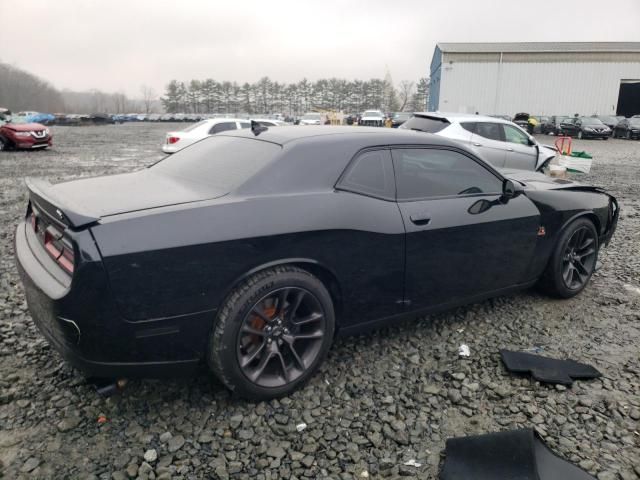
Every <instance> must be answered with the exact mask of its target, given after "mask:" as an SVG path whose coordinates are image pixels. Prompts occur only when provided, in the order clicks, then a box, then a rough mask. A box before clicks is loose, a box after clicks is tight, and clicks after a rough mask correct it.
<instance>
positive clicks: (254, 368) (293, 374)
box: [207, 265, 336, 400]
mask: <svg viewBox="0 0 640 480" xmlns="http://www.w3.org/2000/svg"><path fill="white" fill-rule="evenodd" d="M335 322H336V320H335V313H334V306H333V298H332V296H331V294H330V293H329V291H328V290H327V288H326V286H325V284H324V283H323V282H322V281H321V280H320V279H319V278H318V277H316V276H314V275H312V274H311V273H310V272H308V271H306V270H303V269H301V268H298V267H295V266H289V265H287V266H278V267H274V268H270V269H267V270H263V271H260V272H258V273H255V274H253V275H251V276H250V277H248V278H247V279H246V280H244V281H243V282H242V283H240V284H239V285H237V286H236V287H235V288H234V289H233V290H232V291H231V292H230V293H229V295H228V296H227V299H226V300H225V301H224V302H223V304H222V305H221V307H220V309H219V311H218V315H217V317H216V319H215V321H214V324H213V328H212V331H211V336H210V338H209V347H208V351H207V361H208V364H209V367H210V368H211V370H212V371H213V373H214V374H215V375H216V376H217V377H218V378H219V379H220V380H221V381H222V382H223V383H224V384H225V385H226V386H227V388H229V389H230V390H232V391H233V392H234V393H235V394H237V395H238V396H240V397H244V398H248V399H251V400H267V399H271V398H276V397H281V396H283V395H287V394H289V393H291V392H293V391H294V390H296V389H297V388H300V387H301V386H302V385H304V383H305V382H307V381H308V380H309V379H310V378H311V376H312V375H313V373H314V372H315V371H316V370H317V369H318V367H319V366H320V364H321V363H322V361H323V360H324V359H325V357H326V356H327V353H328V352H329V349H330V348H331V344H332V343H333V337H334V331H335Z"/></svg>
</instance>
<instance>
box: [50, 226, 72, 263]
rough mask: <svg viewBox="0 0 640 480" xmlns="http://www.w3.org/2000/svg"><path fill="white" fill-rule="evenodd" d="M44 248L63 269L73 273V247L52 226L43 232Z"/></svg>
mask: <svg viewBox="0 0 640 480" xmlns="http://www.w3.org/2000/svg"><path fill="white" fill-rule="evenodd" d="M44 249H45V250H46V251H47V253H48V254H49V255H50V256H51V258H53V259H54V260H55V261H56V263H57V264H58V265H60V266H61V267H62V269H63V270H65V271H66V272H67V273H69V274H73V266H74V256H73V247H72V246H71V245H70V244H69V243H67V242H66V241H65V240H64V239H63V238H62V235H61V234H59V233H58V232H57V231H55V230H54V229H53V228H52V227H49V228H47V229H46V230H45V232H44Z"/></svg>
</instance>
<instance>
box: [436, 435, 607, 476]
mask: <svg viewBox="0 0 640 480" xmlns="http://www.w3.org/2000/svg"><path fill="white" fill-rule="evenodd" d="M445 454H446V459H445V462H444V467H443V469H442V471H441V472H440V480H595V478H594V477H592V476H591V475H589V474H588V473H586V472H585V471H583V470H581V469H580V468H578V467H576V466H575V465H573V464H571V463H569V462H567V461H565V460H562V459H561V458H559V457H557V456H556V455H555V454H554V453H553V452H552V451H551V450H549V447H547V445H546V444H545V443H544V442H543V441H542V439H541V438H539V437H538V435H537V434H536V433H535V432H534V431H533V430H531V429H523V430H510V431H506V432H497V433H488V434H486V435H476V436H470V437H459V438H450V439H448V440H447V444H446V448H445Z"/></svg>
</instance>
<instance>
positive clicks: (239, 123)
mask: <svg viewBox="0 0 640 480" xmlns="http://www.w3.org/2000/svg"><path fill="white" fill-rule="evenodd" d="M250 125H251V124H250V122H249V120H243V119H239V118H212V119H210V120H203V121H201V122H198V123H194V124H192V125H189V126H188V127H186V128H184V129H183V130H180V131H174V132H169V133H167V136H166V139H165V142H164V144H163V145H162V151H163V152H164V153H175V152H177V151H180V150H182V149H183V148H185V147H188V146H189V145H191V144H193V143H196V142H197V141H199V140H202V139H203V138H206V137H208V136H209V135H215V134H216V133H220V132H228V131H230V130H237V129H239V128H249V126H250Z"/></svg>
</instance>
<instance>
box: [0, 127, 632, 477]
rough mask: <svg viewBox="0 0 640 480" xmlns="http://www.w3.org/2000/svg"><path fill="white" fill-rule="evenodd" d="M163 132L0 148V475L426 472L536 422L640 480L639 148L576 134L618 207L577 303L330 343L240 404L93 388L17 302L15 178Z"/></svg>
mask: <svg viewBox="0 0 640 480" xmlns="http://www.w3.org/2000/svg"><path fill="white" fill-rule="evenodd" d="M173 128H176V126H175V125H169V124H157V125H153V124H130V125H118V126H105V127H80V128H70V127H54V129H53V130H54V135H55V138H54V142H55V146H54V148H53V149H51V150H49V151H42V152H7V153H0V224H1V225H2V229H1V230H0V477H2V475H3V473H2V472H4V476H5V478H10V479H14V478H34V477H35V478H87V479H88V478H91V479H95V478H100V479H110V478H113V479H125V478H141V479H146V478H157V479H167V478H174V479H176V478H184V479H199V478H243V479H244V478H246V479H249V478H251V479H276V478H298V479H301V478H359V479H363V478H394V477H398V476H402V477H406V478H411V477H413V478H435V477H436V476H437V472H438V468H439V465H440V463H441V461H442V452H443V450H444V443H445V440H446V439H447V438H448V437H451V436H460V435H469V434H478V433H484V432H490V431H497V430H505V429H511V428H520V427H529V426H531V427H535V428H536V429H537V430H538V432H540V434H541V435H542V436H543V437H544V438H545V440H546V442H547V443H548V444H549V446H550V447H551V448H552V449H553V450H555V451H556V452H557V453H558V454H559V455H561V456H562V457H564V458H565V459H567V460H569V461H572V462H574V463H576V464H579V465H580V466H581V467H582V468H584V469H585V470H587V471H589V472H591V473H592V474H594V475H596V476H597V478H598V479H599V480H611V479H618V478H622V479H625V480H627V479H637V478H640V426H639V421H640V353H639V352H640V347H639V345H640V326H639V320H640V309H639V306H640V289H639V287H640V142H631V141H624V140H609V141H607V142H604V141H583V142H579V141H576V142H575V147H574V149H576V150H582V149H584V150H587V151H588V152H591V153H593V155H594V157H595V159H594V167H593V169H592V174H590V175H585V176H583V177H582V178H583V179H584V181H585V182H592V183H595V184H598V185H601V186H604V187H606V188H607V189H608V190H609V191H611V192H612V193H613V194H615V195H616V196H617V198H618V200H619V202H620V205H621V208H622V213H621V216H620V222H619V226H618V231H617V232H616V235H615V236H614V239H613V242H612V245H611V246H610V248H609V249H607V250H606V251H605V252H604V253H603V254H602V255H601V260H602V262H603V267H602V268H601V270H599V271H598V272H597V273H596V274H595V276H594V278H593V280H592V282H591V284H590V286H589V287H588V288H587V289H586V290H585V291H584V292H583V293H582V294H581V295H579V296H578V297H577V298H574V299H571V300H566V301H558V300H552V299H549V298H546V297H545V296H543V295H541V294H539V293H537V292H536V291H534V290H530V291H525V292H522V293H519V294H517V295H514V296H509V297H500V298H496V299H493V300H490V301H487V302H483V303H480V304H475V305H470V306H468V307H464V308H460V309H457V310H455V311H451V312H448V313H446V314H441V315H437V316H431V317H427V318H423V319H421V320H418V321H415V322H409V323H403V324H401V325H398V326H397V327H394V328H387V329H383V330H379V331H376V332H373V333H371V334H369V335H366V336H360V337H352V338H346V339H340V340H338V342H337V344H336V345H335V346H334V348H333V349H332V351H331V353H330V355H329V358H328V360H327V362H326V363H325V364H324V366H323V367H322V369H321V371H320V372H318V374H316V375H315V377H314V378H313V379H312V381H311V382H310V383H309V385H308V386H307V387H306V388H305V389H304V390H302V391H298V392H296V393H295V394H294V395H292V396H291V397H288V398H283V399H281V400H279V401H271V402H268V403H258V404H254V403H247V402H244V401H240V400H236V399H234V398H232V397H230V396H229V394H228V393H227V391H226V390H225V389H224V388H222V386H221V385H220V384H219V383H218V382H216V381H215V380H213V379H211V378H210V376H208V375H207V374H206V373H203V374H202V375H200V376H199V377H197V378H191V379H176V380H172V381H152V380H148V381H134V382H130V383H129V385H128V386H127V388H126V389H125V390H124V392H123V394H121V395H116V396H113V397H110V398H102V397H100V396H98V395H97V394H96V392H95V389H94V388H93V387H92V386H91V385H88V384H87V383H86V382H85V381H84V379H83V377H82V376H81V375H80V374H79V373H78V372H77V371H75V370H73V369H72V368H70V367H69V366H67V365H66V364H65V363H63V362H62V360H61V358H60V356H59V355H58V354H57V353H56V352H55V351H53V350H52V349H51V348H49V346H48V344H47V343H46V342H45V340H44V339H43V337H42V336H41V335H40V334H39V333H38V331H37V330H36V328H35V326H34V325H33V323H32V321H31V318H30V316H29V313H28V311H27V306H26V304H25V301H24V295H23V291H22V286H21V284H20V283H19V280H18V275H17V272H16V268H15V266H14V261H13V246H12V241H13V231H14V225H15V224H16V223H17V222H18V221H19V219H20V217H21V215H23V213H24V211H25V208H26V195H25V188H24V186H23V181H22V180H23V177H25V176H41V177H47V178H48V179H50V180H51V181H54V182H55V181H60V180H65V179H70V178H75V177H79V176H89V175H91V176H93V175H98V174H109V173H119V172H124V171H130V170H133V169H135V168H137V167H140V166H142V165H146V164H149V163H151V162H153V161H155V160H157V159H159V158H162V156H163V155H162V152H161V151H160V149H159V147H160V143H161V142H162V140H163V138H164V132H165V131H168V130H170V129H173ZM354 128H355V127H354ZM544 140H545V141H546V142H547V143H552V141H553V138H552V137H549V138H548V139H544ZM461 343H466V344H468V345H469V347H470V349H471V356H470V357H469V358H466V359H461V358H459V357H458V355H457V350H458V346H459V345H460V344H461ZM502 347H504V348H512V349H533V348H535V347H539V349H540V353H542V354H546V355H550V356H556V357H558V358H567V357H571V358H574V359H576V360H579V361H583V362H587V363H590V364H592V365H594V366H596V367H597V368H598V369H599V370H600V371H601V372H602V373H603V377H602V378H600V379H597V380H592V381H578V382H576V383H574V385H573V387H572V388H570V389H566V388H553V387H549V386H545V385H541V384H539V383H537V382H535V381H532V380H530V379H529V378H528V377H515V376H513V375H510V374H508V373H507V372H506V370H505V369H504V367H503V366H502V364H501V362H500V358H499V354H498V349H499V348H502ZM100 418H101V419H102V420H104V419H106V421H101V420H99V419H100ZM303 423H304V424H306V428H304V429H302V427H299V429H300V430H302V431H298V430H299V429H298V428H297V426H299V425H300V424H303ZM409 460H415V461H416V462H417V463H419V464H421V465H420V466H410V465H404V463H405V462H407V461H409Z"/></svg>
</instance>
